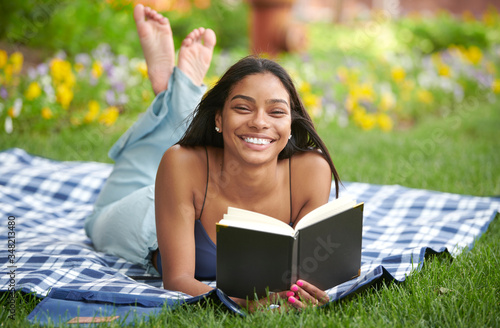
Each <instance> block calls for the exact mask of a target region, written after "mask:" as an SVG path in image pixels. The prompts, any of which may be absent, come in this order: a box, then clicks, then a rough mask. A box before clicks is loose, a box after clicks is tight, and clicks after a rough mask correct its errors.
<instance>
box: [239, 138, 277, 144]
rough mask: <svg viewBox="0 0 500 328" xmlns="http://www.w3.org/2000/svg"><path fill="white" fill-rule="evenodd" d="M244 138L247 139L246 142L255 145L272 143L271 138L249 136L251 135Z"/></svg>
mask: <svg viewBox="0 0 500 328" xmlns="http://www.w3.org/2000/svg"><path fill="white" fill-rule="evenodd" d="M243 140H245V142H248V143H251V144H255V145H267V144H269V143H271V141H272V140H271V139H262V138H249V137H245V138H243Z"/></svg>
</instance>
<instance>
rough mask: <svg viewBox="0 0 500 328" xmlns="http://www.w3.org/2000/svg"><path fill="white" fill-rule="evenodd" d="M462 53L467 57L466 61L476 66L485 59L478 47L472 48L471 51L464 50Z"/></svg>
mask: <svg viewBox="0 0 500 328" xmlns="http://www.w3.org/2000/svg"><path fill="white" fill-rule="evenodd" d="M462 53H463V55H464V56H465V59H466V60H467V61H469V62H470V63H472V64H474V65H477V64H479V63H480V62H481V59H482V58H483V53H482V52H481V49H479V48H478V47H476V46H471V47H469V49H466V50H463V52H462Z"/></svg>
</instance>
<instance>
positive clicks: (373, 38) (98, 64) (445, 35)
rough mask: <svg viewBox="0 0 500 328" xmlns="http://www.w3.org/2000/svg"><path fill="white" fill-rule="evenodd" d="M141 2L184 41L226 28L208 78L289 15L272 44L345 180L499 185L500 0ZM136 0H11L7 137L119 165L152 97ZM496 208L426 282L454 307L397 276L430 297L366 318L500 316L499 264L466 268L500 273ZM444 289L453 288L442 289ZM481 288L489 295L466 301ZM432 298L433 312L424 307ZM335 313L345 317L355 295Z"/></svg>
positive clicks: (0, 121)
mask: <svg viewBox="0 0 500 328" xmlns="http://www.w3.org/2000/svg"><path fill="white" fill-rule="evenodd" d="M143 3H145V4H149V5H151V6H154V7H155V8H157V9H158V10H159V11H161V12H162V13H164V14H165V15H166V16H167V17H168V18H169V20H170V23H171V25H172V30H173V32H174V36H175V45H176V48H178V47H179V46H180V43H181V41H182V39H183V38H184V36H185V35H187V34H188V32H189V31H190V30H192V29H193V28H195V27H198V26H204V27H209V28H212V29H213V30H214V31H215V32H216V34H217V41H218V43H217V47H216V50H215V55H214V59H213V62H212V65H211V68H210V70H209V73H208V75H207V78H206V84H207V85H208V86H210V85H211V84H212V83H213V82H214V81H216V80H217V78H218V77H220V76H221V75H222V74H223V73H224V71H225V70H226V69H227V68H228V67H229V66H230V65H231V64H232V63H234V62H235V61H236V60H238V59H239V58H241V57H243V56H246V55H248V54H250V53H252V52H264V51H265V50H266V49H263V48H262V47H263V43H262V40H264V39H266V38H269V37H270V35H269V34H266V33H265V32H266V28H268V30H267V31H269V26H267V25H266V24H267V23H269V22H270V20H269V17H277V18H276V22H275V24H277V25H275V27H276V26H277V27H279V28H275V29H274V31H275V32H276V35H274V36H273V38H271V39H272V42H271V41H269V42H271V43H269V42H268V43H266V44H264V48H265V46H266V45H267V46H269V47H270V48H269V49H267V52H268V53H267V54H263V55H265V56H270V57H273V58H275V59H276V60H277V61H279V62H280V63H281V64H282V65H283V66H284V67H285V68H287V70H288V71H289V72H290V73H291V74H292V76H293V78H294V80H295V83H296V85H297V88H298V89H299V91H300V94H301V96H302V100H303V102H304V104H305V106H306V108H307V110H308V111H309V113H310V114H311V116H312V117H313V118H314V121H315V123H316V126H317V128H318V130H319V133H320V135H321V136H322V137H323V138H324V140H325V142H326V144H327V146H328V148H329V149H330V151H331V153H332V156H333V160H334V162H335V164H336V166H337V168H338V171H339V173H340V176H341V178H342V179H343V180H345V181H361V182H369V183H377V184H401V185H405V186H408V187H414V188H425V189H433V190H439V191H445V192H453V193H461V194H472V195H478V196H492V195H500V169H499V168H500V153H499V146H500V102H499V99H500V97H499V96H500V14H499V8H500V1H479V0H478V1H474V2H470V1H441V2H439V1H418V2H413V1H406V0H405V1H403V0H400V1H397V0H358V1H343V0H164V1H162V0H148V1H143ZM133 6H134V2H133V1H120V0H107V1H106V0H76V1H67V0H46V1H36V0H33V1H28V0H22V1H10V2H8V1H2V2H1V3H0V22H1V23H0V150H4V149H8V148H11V147H19V148H23V149H25V150H27V151H28V152H30V153H33V154H37V155H42V156H45V157H49V158H53V159H57V160H92V161H101V162H109V159H108V158H107V151H108V149H109V148H110V147H111V145H112V144H113V143H114V142H115V141H116V140H117V139H118V137H119V136H120V135H121V134H122V133H123V132H124V131H125V130H126V129H127V128H128V127H129V126H130V125H131V124H132V123H133V122H134V121H135V120H136V119H137V116H138V115H139V114H140V113H142V112H143V111H144V110H145V109H146V108H147V106H148V105H149V104H150V103H151V101H152V100H153V97H154V95H153V92H152V90H151V86H150V84H149V82H148V80H147V67H146V64H145V61H144V59H143V57H142V52H141V48H140V44H139V40H138V37H137V32H136V30H135V24H134V21H133V18H132V11H133ZM266 11H275V14H276V16H272V15H271V16H266V15H268V14H269V13H268V12H267V13H266ZM271 21H272V20H271ZM266 22H267V23H266ZM263 31H264V32H263ZM278 32H279V33H278ZM259 33H260V34H259ZM262 33H263V34H262ZM266 40H267V39H266ZM266 42H267V41H266ZM259 47H261V48H259ZM497 221H498V219H497V220H496V221H494V223H493V224H492V226H491V227H490V231H489V232H488V235H487V237H486V238H487V239H482V240H483V241H482V243H483V244H481V243H479V244H478V247H475V248H474V250H473V252H475V253H472V254H473V255H471V256H470V257H463V258H462V260H457V261H458V263H459V264H455V270H458V271H457V274H456V277H454V278H453V280H449V278H450V277H449V273H448V274H446V275H448V277H447V278H448V279H443V278H442V276H444V275H445V272H448V271H447V270H450V267H449V264H446V263H444V264H443V263H440V264H438V265H437V267H436V269H435V270H436V271H432V270H431V271H430V272H431V274H430V276H429V275H427V276H425V275H424V276H423V278H416V279H417V280H416V282H415V281H413V283H414V284H417V285H419V284H423V286H424V287H423V288H424V289H426V290H430V291H431V292H430V293H431V296H430V297H431V298H432V302H434V300H435V298H436V297H435V296H436V295H438V298H439V302H443V303H439V306H438V308H439V309H440V310H439V309H438V310H437V311H436V312H433V311H434V310H433V309H434V307H433V306H431V305H429V304H427V303H429V302H430V301H429V299H428V298H429V295H421V294H419V293H416V292H415V289H413V288H408V289H407V290H399V288H397V287H391V288H393V289H394V290H392V291H390V292H388V293H389V294H388V295H389V296H387V295H386V297H388V299H393V300H394V299H397V298H400V297H402V298H404V297H405V296H404V295H407V296H408V295H409V294H412V293H414V294H415V295H417V294H418V295H420V296H421V297H423V298H424V299H426V300H428V301H429V302H422V299H420V298H418V297H420V296H418V297H417V296H415V297H414V298H412V297H411V296H408V298H409V300H407V302H409V305H401V307H400V308H397V307H396V308H387V309H386V311H395V312H394V314H393V315H392V316H391V315H389V316H388V317H384V316H382V317H380V316H378V317H374V318H371V317H370V315H368V314H366V313H365V314H364V315H365V317H364V318H365V319H364V320H365V321H363V320H361V322H364V323H379V324H380V323H382V324H387V323H393V324H398V325H404V324H405V322H413V321H412V320H414V319H415V317H414V316H417V317H416V319H415V320H417V321H416V322H420V321H418V320H419V319H418V318H424V319H425V320H424V319H422V320H424V321H425V322H427V323H428V324H430V325H436V324H439V325H441V324H443V323H448V324H450V325H453V324H451V323H453V322H454V321H453V316H454V317H455V319H456V318H458V320H459V321H460V323H461V325H463V326H483V325H484V326H495V325H496V326H498V322H500V321H498V320H496V319H498V315H496V316H495V315H493V316H491V317H490V316H488V315H487V313H488V312H489V311H490V310H491V309H497V310H498V311H496V313H500V305H499V303H498V298H499V293H500V289H499V285H498V281H500V277H499V273H498V269H496V271H495V272H496V273H495V274H493V275H491V276H490V275H489V274H488V276H489V277H490V278H488V279H487V280H484V279H483V280H481V279H482V278H481V275H479V274H478V275H477V277H476V278H477V283H478V284H479V283H481V281H485V282H484V283H485V284H486V285H487V286H490V284H491V286H493V288H486V289H478V288H477V286H476V285H474V284H475V282H474V281H476V280H474V281H472V280H471V281H469V280H467V279H469V277H468V276H467V274H466V273H465V272H466V271H467V270H473V269H474V268H475V269H474V270H482V269H480V268H483V269H484V271H482V272H484V273H485V274H486V272H490V271H488V270H491V267H492V265H491V263H490V264H487V263H486V262H488V261H493V262H494V263H496V266H495V265H493V267H496V268H498V253H499V252H500V244H499V241H498V240H499V238H498V237H499V236H500V228H499V224H498V222H497ZM481 245H483V246H484V247H483V246H481ZM481 247H483V248H481ZM481 249H483V251H481ZM484 249H486V250H487V251H484ZM492 250H493V251H492ZM491 254H496V255H494V256H492V255H491ZM460 261H462V262H460ZM460 263H462V264H460ZM460 270H462V271H460ZM432 272H439V274H436V275H435V276H433V275H432ZM418 279H420V280H418ZM433 279H434V280H433ZM460 279H462V280H460ZM470 279H472V278H470ZM495 281H496V282H495ZM450 284H451V285H450ZM415 286H416V285H415ZM443 286H445V287H443ZM483 286H484V284H483ZM441 287H443V288H445V290H447V291H452V292H450V293H451V294H450V293H449V292H446V293H445V294H447V296H443V297H441V296H442V294H440V292H437V294H436V293H434V292H432V291H433V290H441V289H439V288H441ZM398 293H402V294H398ZM374 295H375V296H373V295H372V296H373V300H372V301H371V302H372V303H370V301H369V300H368V301H366V302H368V304H366V303H365V301H363V300H359V304H358V303H349V304H350V305H349V307H348V308H347V310H348V311H347V312H349V316H353V315H356V313H357V315H360V314H359V312H355V311H356V309H357V308H356V304H358V305H359V306H360V307H363V306H368V308H372V309H373V308H377V307H378V306H379V305H378V302H379V301H380V299H379V297H382V296H379V294H374ZM395 295H397V296H395ZM450 295H451V296H450ZM459 295H470V296H467V297H466V298H464V299H462V300H461V298H460V297H455V296H459ZM474 295H475V296H474ZM452 296H453V297H452ZM474 297H477V298H481V299H482V300H483V301H484V302H486V303H484V304H482V305H477V307H474V305H472V306H473V310H467V311H466V310H464V309H465V308H466V307H467V306H471V305H470V301H472V300H473V299H474ZM485 304H486V305H485ZM485 306H486V307H485ZM419 307H422V308H420V309H421V310H420V314H419V311H415V313H416V314H411V313H414V312H413V310H414V309H418V308H419ZM355 308H356V309H355ZM408 309H412V311H409V310H408ZM336 310H337V311H338V313H340V314H336V315H340V316H341V315H342V307H340V308H336ZM344 310H346V308H344ZM353 311H354V312H353ZM360 311H361V312H363V311H364V310H360ZM449 311H451V313H452V314H449V313H448V312H449ZM347 312H346V313H347ZM472 312H474V313H472ZM494 312H495V311H493V312H492V313H494ZM353 313H354V314H353ZM363 313H364V312H363ZM329 315H331V313H330V314H328V316H329ZM464 316H466V317H467V319H466V320H465V319H464ZM495 318H496V319H495ZM462 319H463V320H462ZM320 320H321V319H320ZM339 320H340V319H339ZM344 320H346V322H350V321H349V318H348V317H345V318H344ZM406 320H408V321H406ZM271 322H272V321H271ZM425 322H424V323H425ZM432 323H434V324H432ZM424 325H425V324H424Z"/></svg>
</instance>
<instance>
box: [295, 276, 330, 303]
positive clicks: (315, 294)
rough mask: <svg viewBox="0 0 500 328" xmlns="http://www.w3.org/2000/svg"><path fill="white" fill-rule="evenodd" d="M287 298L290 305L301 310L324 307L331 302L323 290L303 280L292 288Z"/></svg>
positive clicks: (298, 281)
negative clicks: (310, 307) (309, 307)
mask: <svg viewBox="0 0 500 328" xmlns="http://www.w3.org/2000/svg"><path fill="white" fill-rule="evenodd" d="M286 296H287V297H288V299H287V303H288V305H289V306H291V307H293V308H296V309H299V310H300V309H304V308H306V307H308V306H322V305H325V304H326V303H328V301H329V300H330V299H329V297H328V295H327V294H326V293H325V292H324V291H323V290H321V289H319V288H318V287H316V286H314V285H312V284H310V283H308V282H307V281H305V280H302V279H299V280H297V283H295V284H293V285H292V286H291V287H290V291H288V292H286Z"/></svg>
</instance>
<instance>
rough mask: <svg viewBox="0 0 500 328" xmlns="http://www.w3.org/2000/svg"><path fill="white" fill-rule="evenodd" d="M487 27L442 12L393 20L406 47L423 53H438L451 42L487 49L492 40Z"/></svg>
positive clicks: (451, 43) (399, 37)
mask: <svg viewBox="0 0 500 328" xmlns="http://www.w3.org/2000/svg"><path fill="white" fill-rule="evenodd" d="M489 28H490V27H489V26H487V25H485V24H482V23H481V22H480V21H477V20H472V19H471V20H468V21H464V20H462V19H459V18H457V17H454V16H451V15H450V14H448V13H445V12H443V13H440V14H438V15H437V16H436V17H432V18H425V19H424V18H418V19H415V18H404V19H401V20H398V21H396V30H397V31H398V33H397V36H398V40H399V41H400V42H401V43H402V44H404V45H406V46H407V47H408V49H409V50H416V51H419V52H422V53H424V54H430V53H433V52H438V51H441V50H444V49H447V48H448V47H449V46H451V45H457V46H459V45H461V46H464V47H470V46H476V47H479V48H481V49H484V48H489V47H490V46H491V45H492V41H493V40H491V39H490V34H489Z"/></svg>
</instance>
